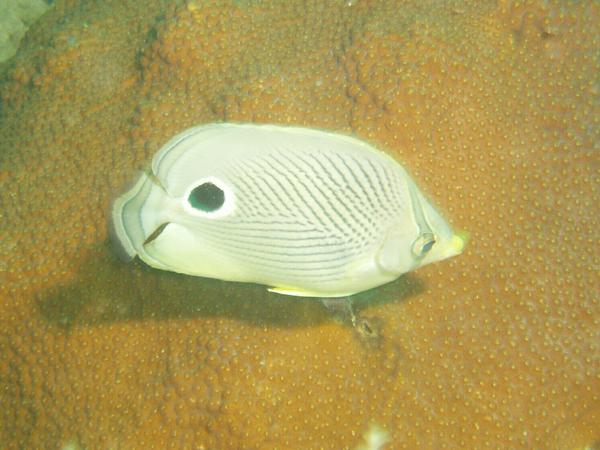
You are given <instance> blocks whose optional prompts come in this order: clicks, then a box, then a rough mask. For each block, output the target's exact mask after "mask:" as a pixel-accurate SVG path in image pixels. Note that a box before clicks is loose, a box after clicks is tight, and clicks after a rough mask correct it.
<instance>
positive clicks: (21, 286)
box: [0, 0, 600, 449]
mask: <svg viewBox="0 0 600 450" xmlns="http://www.w3.org/2000/svg"><path fill="white" fill-rule="evenodd" d="M598 14H599V8H598V5H597V4H596V3H594V2H569V3H565V2H560V1H558V0H555V1H550V2H546V1H544V2H542V1H538V0H531V1H507V0H506V1H499V2H492V1H489V2H488V1H485V2H482V1H473V2H464V1H460V2H459V1H457V2H425V3H423V2H422V1H412V0H410V1H405V2H391V1H388V0H385V1H384V0H382V1H368V0H358V1H340V2H300V1H288V2H285V3H283V2H243V1H235V2H221V1H192V2H189V3H187V4H178V5H177V6H173V4H172V2H166V1H162V2H161V1H156V2H154V3H144V4H143V5H142V4H141V2H118V1H108V2H102V3H94V4H87V3H86V4H81V5H79V4H78V3H73V4H62V5H56V7H55V8H54V9H53V10H52V11H51V12H49V13H48V15H47V16H45V17H44V18H43V19H42V21H41V22H40V23H39V24H38V25H37V26H35V27H34V29H32V30H31V31H30V33H29V34H28V36H27V38H26V40H25V42H24V43H23V47H22V49H21V50H20V53H19V55H18V59H17V60H16V61H15V62H14V63H13V65H12V66H10V67H7V68H5V73H6V76H5V78H4V81H3V83H2V84H1V85H0V94H1V95H2V97H1V98H2V104H1V105H2V109H1V110H0V113H1V119H2V120H1V121H0V136H1V139H0V146H1V149H0V158H1V163H0V183H1V186H2V189H1V190H0V204H1V206H2V207H1V211H2V215H3V218H2V219H3V221H2V227H1V229H0V230H1V237H2V239H1V242H0V252H1V254H2V258H1V262H2V266H1V268H2V269H1V270H2V272H1V277H2V283H1V286H0V317H1V318H2V319H1V320H2V326H1V328H0V329H1V330H2V334H1V335H0V336H1V339H0V349H1V351H2V355H3V358H2V359H1V360H0V379H1V380H2V384H1V385H2V395H1V396H0V406H1V408H0V441H1V442H2V446H3V448H9V449H10V448H60V447H61V446H64V445H67V444H69V443H70V444H74V445H78V446H80V447H81V448H127V449H132V448H140V449H141V448H143V449H148V448H157V449H164V448H353V447H355V446H357V445H359V444H360V443H361V441H362V435H363V433H364V432H365V431H366V430H367V429H368V428H369V424H370V423H376V424H377V425H379V426H380V427H381V428H382V429H384V430H387V431H388V432H389V434H390V438H391V443H390V444H389V447H390V448H411V449H412V448H446V447H459V448H557V449H559V448H585V447H586V446H588V447H589V446H592V445H594V443H597V442H598V440H600V434H598V430H600V422H599V415H600V407H599V404H600V403H599V398H598V396H599V395H600V394H599V393H600V373H599V371H598V367H600V363H599V359H600V351H599V348H598V345H599V344H598V335H599V333H600V326H599V322H598V320H599V319H598V316H599V305H598V302H599V299H600V286H599V282H598V275H599V274H598V269H597V267H598V250H599V249H598V241H599V237H600V232H599V227H598V218H599V217H600V202H598V191H597V190H598V185H599V182H600V179H599V175H598V169H599V160H598V155H597V151H598V143H599V142H600V135H599V131H598V123H597V121H598V119H597V118H598V117H599V116H600V114H599V113H600V111H598V102H597V97H598V82H597V73H598V71H599V70H600V61H599V56H598V52H597V49H598V48H599V47H600V36H599V34H598V32H597V30H598V23H599V17H598ZM216 120H232V121H257V122H273V123H293V124H300V125H306V126H315V127H321V128H329V129H333V130H336V131H348V132H350V131H353V132H355V133H356V134H358V135H359V136H361V137H363V138H365V139H368V140H370V141H372V142H373V143H375V144H376V145H377V146H379V147H383V148H387V149H388V150H389V152H390V153H393V154H394V155H395V156H397V157H398V158H399V159H400V160H401V161H402V162H403V163H404V164H405V165H406V166H407V168H408V169H409V171H410V172H411V173H412V174H413V175H414V176H415V178H416V179H417V180H418V181H419V184H420V186H421V187H422V188H423V189H424V190H425V191H426V192H429V193H430V194H431V197H432V198H433V199H435V201H436V203H438V204H439V205H441V206H442V207H443V209H444V210H445V211H446V212H447V214H446V215H447V216H448V217H449V218H450V219H453V220H454V225H455V226H456V228H458V229H461V228H462V229H465V230H467V231H468V232H469V233H470V235H471V242H470V244H469V246H468V247H467V250H466V252H465V253H464V254H463V255H461V256H460V257H458V258H455V259H452V260H450V261H447V262H444V263H441V264H438V265H434V266H428V267H425V268H423V269H422V270H419V271H417V272H416V273H415V274H411V275H409V276H406V277H404V278H402V279H400V280H398V281H397V282H395V283H392V284H389V285H386V286H383V287H381V288H379V289H376V290H374V291H372V292H368V293H365V294H362V295H360V296H358V299H357V302H358V304H359V309H361V315H362V316H363V317H365V318H366V320H368V325H367V326H366V327H365V328H364V329H357V330H353V329H351V328H349V327H347V326H344V325H343V324H339V323H337V322H336V321H334V320H332V319H331V317H330V316H329V315H328V314H327V313H326V312H325V311H324V310H323V309H322V307H321V306H320V305H319V303H318V302H315V301H311V300H301V299H289V298H279V297H277V296H275V295H271V294H267V293H266V292H265V290H264V289H263V288H262V287H259V286H252V285H242V284H232V283H224V282H220V281H216V280H205V279H199V278H192V277H184V276H181V275H177V274H172V273H166V272H160V271H155V270H152V269H149V268H148V267H145V266H143V265H142V264H139V263H134V264H132V265H124V264H122V263H120V262H119V261H117V259H116V258H115V256H114V254H113V253H112V251H111V250H110V248H109V245H108V243H107V229H106V223H107V216H108V211H109V206H110V201H111V199H112V198H113V197H114V195H116V193H117V192H118V191H119V189H121V187H122V186H123V184H124V183H126V182H127V181H128V180H129V179H130V178H131V177H132V176H133V174H134V172H135V170H136V169H137V168H140V167H143V166H145V165H146V164H147V163H148V161H149V159H150V157H151V156H152V154H153V153H154V152H155V151H156V150H157V149H158V148H159V147H160V146H161V145H162V144H163V143H164V142H165V141H166V140H168V139H169V138H170V137H171V136H172V135H173V134H175V133H176V132H178V131H181V130H183V129H185V128H186V127H189V126H191V125H195V124H199V123H203V122H209V121H216Z"/></svg>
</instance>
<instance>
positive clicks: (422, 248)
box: [412, 233, 435, 258]
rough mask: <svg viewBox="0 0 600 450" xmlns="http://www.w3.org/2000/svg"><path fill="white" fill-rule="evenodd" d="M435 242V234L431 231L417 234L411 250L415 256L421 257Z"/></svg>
mask: <svg viewBox="0 0 600 450" xmlns="http://www.w3.org/2000/svg"><path fill="white" fill-rule="evenodd" d="M433 244H435V236H434V235H433V234H431V233H424V234H422V235H421V236H419V237H418V238H417V239H416V240H415V242H413V245H412V252H413V255H414V256H415V257H416V258H423V257H424V256H425V255H426V254H427V253H429V250H431V247H433Z"/></svg>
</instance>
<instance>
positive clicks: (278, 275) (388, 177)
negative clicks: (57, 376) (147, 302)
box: [112, 123, 464, 297]
mask: <svg viewBox="0 0 600 450" xmlns="http://www.w3.org/2000/svg"><path fill="white" fill-rule="evenodd" d="M112 219H113V223H112V225H113V234H114V236H115V237H116V240H117V242H118V244H120V247H121V249H122V250H123V252H124V253H125V254H126V255H127V257H129V258H133V257H135V256H138V257H139V258H140V259H141V260H142V261H144V262H145V263H146V264H148V265H150V266H152V267H155V268H158V269H164V270H170V271H174V272H180V273H184V274H190V275H197V276H201V277H210V278H217V279H221V280H229V281H243V282H252V283H259V284H264V285H267V286H269V287H270V288H271V289H270V290H271V291H274V292H278V293H281V294H288V295H298V296H308V297H342V296H348V295H352V294H355V293H357V292H361V291H364V290H367V289H370V288H373V287H375V286H379V285H381V284H384V283H387V282H389V281H392V280H394V279H396V278H397V277H399V276H400V275H402V274H404V273H406V272H408V271H411V270H414V269H416V268H418V267H420V266H423V265H425V264H429V263H432V262H435V261H440V260H442V259H446V258H449V257H451V256H454V255H457V254H459V253H461V251H462V249H463V246H464V242H463V239H462V238H460V237H458V236H457V235H455V234H454V233H453V232H452V231H451V229H450V227H449V226H448V224H447V223H446V221H445V220H444V219H443V218H442V216H441V215H440V214H439V213H438V212H437V211H436V210H435V209H434V208H433V207H432V206H431V204H430V203H429V201H428V200H427V199H426V198H425V197H424V196H423V194H421V192H420V191H419V189H418V188H417V186H416V185H415V183H414V182H413V180H412V179H411V178H410V176H409V175H408V174H407V172H406V171H405V170H404V168H403V167H402V166H401V165H400V164H399V163H398V162H396V161H395V160H394V159H392V158H391V157H390V156H388V155H386V154H385V153H383V152H382V151H380V150H377V149H375V148H374V147H372V146H371V145H369V144H367V143H365V142H363V141H361V140H358V139H356V138H353V137H350V136H346V135H341V134H335V133H330V132H325V131H319V130H313V129H309V128H299V127H285V126H275V125H255V124H230V123H220V124H209V125H202V126H198V127H195V128H191V129H188V130H186V131H184V132H183V133H181V134H179V135H177V136H175V137H174V138H173V139H171V140H170V141H169V142H168V143H167V144H166V145H165V146H164V147H163V148H162V149H161V150H159V152H158V153H157V154H156V155H155V156H154V158H153V160H152V167H151V169H150V170H149V171H148V172H146V173H143V174H142V175H141V176H140V178H139V179H138V180H137V182H136V183H135V185H134V186H133V187H132V188H131V189H130V190H129V191H127V192H126V193H125V194H123V195H121V196H120V197H119V198H117V199H116V200H115V202H114V204H113V210H112Z"/></svg>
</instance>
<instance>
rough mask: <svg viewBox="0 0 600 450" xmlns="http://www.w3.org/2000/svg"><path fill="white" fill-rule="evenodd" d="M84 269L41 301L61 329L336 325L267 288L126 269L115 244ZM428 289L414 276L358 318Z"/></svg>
mask: <svg viewBox="0 0 600 450" xmlns="http://www.w3.org/2000/svg"><path fill="white" fill-rule="evenodd" d="M89 254H90V255H92V256H90V257H88V258H87V259H85V260H84V261H83V262H82V263H81V264H80V265H79V268H78V271H77V276H76V277H75V281H73V282H71V283H68V284H64V285H59V286H54V287H51V288H49V289H47V290H45V291H43V292H41V293H39V294H37V298H36V300H37V304H38V305H39V309H40V311H41V313H42V315H43V316H44V317H45V318H46V319H47V320H48V321H49V322H51V323H54V324H57V325H59V326H61V327H65V328H70V327H73V326H85V325H88V326H92V325H100V324H106V323H112V322H120V321H139V320H170V319H186V318H194V317H224V318H231V319H235V320H240V321H244V322H247V323H251V324H254V325H256V326H277V327H288V328H291V327H308V326H314V325H316V324H319V323H322V322H326V321H330V320H332V314H331V313H330V312H329V311H328V310H327V309H326V308H325V306H324V305H323V304H322V303H321V302H320V301H319V300H318V299H316V298H305V297H290V296H285V295H280V294H274V293H270V292H268V291H267V289H266V288H265V286H262V285H256V284H250V283H234V282H226V281H221V280H214V279H209V278H201V277H194V276H188V275H182V274H177V273H173V272H167V271H162V270H157V269H153V268H151V267H149V266H147V265H145V264H143V263H142V262H141V261H139V260H137V259H136V260H134V261H133V262H131V263H124V262H122V261H120V260H119V259H118V258H117V257H116V255H115V254H114V253H113V252H112V251H111V249H110V246H109V244H108V243H103V244H98V245H97V246H96V247H95V248H93V249H91V251H90V252H89ZM423 289H424V286H423V283H422V281H421V280H420V279H419V278H417V277H416V276H414V275H412V274H407V275H404V276H402V277H400V278H399V279H397V280H395V281H394V282H391V283H388V284H386V285H384V286H382V287H379V288H375V289H371V290H369V291H366V292H362V293H359V294H356V295H354V296H353V297H352V303H353V305H354V310H355V312H356V313H357V314H360V312H361V311H363V310H366V309H369V308H371V307H373V306H376V305H380V304H385V303H391V302H402V301H405V300H407V299H408V298H410V297H412V296H414V295H417V294H418V293H419V292H422V291H423Z"/></svg>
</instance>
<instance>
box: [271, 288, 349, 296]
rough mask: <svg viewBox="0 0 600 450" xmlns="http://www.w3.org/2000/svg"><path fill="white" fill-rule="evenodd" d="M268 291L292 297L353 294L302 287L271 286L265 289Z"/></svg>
mask: <svg viewBox="0 0 600 450" xmlns="http://www.w3.org/2000/svg"><path fill="white" fill-rule="evenodd" d="M267 290H268V291H269V292H273V293H274V294H282V295H292V296H294V297H319V298H326V297H347V296H349V295H352V294H354V292H340V293H331V292H316V291H303V290H302V289H298V288H293V287H289V288H286V287H272V288H268V289H267Z"/></svg>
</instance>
